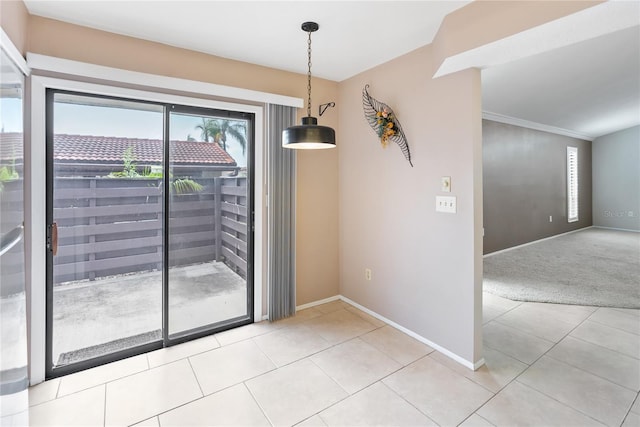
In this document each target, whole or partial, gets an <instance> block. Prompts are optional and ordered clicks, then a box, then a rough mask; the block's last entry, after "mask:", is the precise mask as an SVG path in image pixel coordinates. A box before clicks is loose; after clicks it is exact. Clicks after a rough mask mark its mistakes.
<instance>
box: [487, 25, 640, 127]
mask: <svg viewBox="0 0 640 427" xmlns="http://www.w3.org/2000/svg"><path fill="white" fill-rule="evenodd" d="M638 20H639V21H640V17H639V18H638ZM482 108H483V110H484V111H490V112H492V113H497V114H500V115H505V116H509V117H515V118H518V119H523V120H527V121H531V122H534V123H541V124H545V125H547V126H553V127H556V128H560V129H566V130H569V131H572V132H574V133H577V134H579V135H582V136H583V137H586V138H589V139H591V138H594V137H598V136H601V135H606V134H608V133H612V132H615V131H618V130H621V129H626V128H629V127H632V126H636V125H638V124H640V26H636V27H631V28H628V29H625V30H621V31H617V32H614V33H611V34H607V35H604V36H601V37H597V38H594V39H591V40H587V41H583V42H580V43H575V44H572V45H570V46H566V47H562V48H559V49H555V50H552V51H548V52H545V53H541V54H538V55H534V56H529V57H527V58H523V59H520V60H517V61H513V62H510V63H508V64H504V65H500V66H496V67H492V68H487V69H485V70H483V71H482Z"/></svg>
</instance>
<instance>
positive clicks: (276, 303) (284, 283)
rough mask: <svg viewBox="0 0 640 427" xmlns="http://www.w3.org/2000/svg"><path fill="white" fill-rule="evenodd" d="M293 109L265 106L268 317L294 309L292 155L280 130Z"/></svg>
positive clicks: (288, 122) (288, 313)
mask: <svg viewBox="0 0 640 427" xmlns="http://www.w3.org/2000/svg"><path fill="white" fill-rule="evenodd" d="M295 121H296V109H295V108H294V107H286V106H283V105H273V104H269V105H268V107H267V126H268V128H267V129H268V130H267V150H266V151H267V203H268V206H267V212H268V213H267V215H268V224H269V225H268V236H267V241H268V243H267V246H268V255H267V264H268V292H269V298H268V301H269V303H268V309H269V320H270V321H274V320H278V319H282V318H284V317H289V316H292V315H294V314H295V312H296V257H295V253H296V234H295V226H296V224H295V219H296V185H295V183H296V156H295V150H288V149H285V148H283V147H282V131H283V130H284V129H286V128H287V127H289V126H293V125H294V124H295Z"/></svg>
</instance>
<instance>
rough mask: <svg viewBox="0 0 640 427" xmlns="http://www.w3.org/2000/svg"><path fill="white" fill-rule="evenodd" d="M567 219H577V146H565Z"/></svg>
mask: <svg viewBox="0 0 640 427" xmlns="http://www.w3.org/2000/svg"><path fill="white" fill-rule="evenodd" d="M567 219H568V221H569V222H576V221H577V220H578V147H567Z"/></svg>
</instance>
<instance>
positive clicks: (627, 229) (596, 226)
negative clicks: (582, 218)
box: [593, 225, 640, 233]
mask: <svg viewBox="0 0 640 427" xmlns="http://www.w3.org/2000/svg"><path fill="white" fill-rule="evenodd" d="M593 228H602V229H603V230H616V231H630V232H632V233H640V230H632V229H630V228H615V227H604V226H602V225H594V226H593Z"/></svg>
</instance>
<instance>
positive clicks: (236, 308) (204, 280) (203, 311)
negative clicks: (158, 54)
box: [167, 106, 253, 338]
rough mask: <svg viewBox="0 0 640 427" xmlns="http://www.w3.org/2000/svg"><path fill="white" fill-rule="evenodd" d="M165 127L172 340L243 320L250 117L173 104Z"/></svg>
mask: <svg viewBox="0 0 640 427" xmlns="http://www.w3.org/2000/svg"><path fill="white" fill-rule="evenodd" d="M169 128H170V141H169V177H170V181H169V182H168V184H167V185H168V186H169V194H170V197H169V199H168V208H167V212H168V215H169V227H168V228H169V229H168V266H169V271H168V298H169V300H168V307H169V308H168V319H169V322H168V323H169V325H168V333H169V338H175V337H178V336H184V335H186V334H190V333H197V332H198V331H207V330H211V329H220V328H224V327H228V326H229V325H237V324H239V323H243V322H244V323H248V322H249V321H251V319H252V308H251V307H252V296H251V289H252V287H251V277H252V274H251V267H250V266H251V250H250V248H251V247H252V246H251V245H252V243H251V233H250V231H249V230H250V229H251V219H252V218H251V215H250V212H251V197H250V195H251V184H250V177H249V175H250V174H249V173H248V171H249V169H250V168H248V167H247V159H249V158H250V154H249V153H250V152H251V139H252V135H253V133H252V120H251V117H250V116H248V115H242V114H234V113H230V112H226V111H221V112H217V111H214V110H202V109H196V108H187V107H178V106H172V109H171V112H170V119H169Z"/></svg>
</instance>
